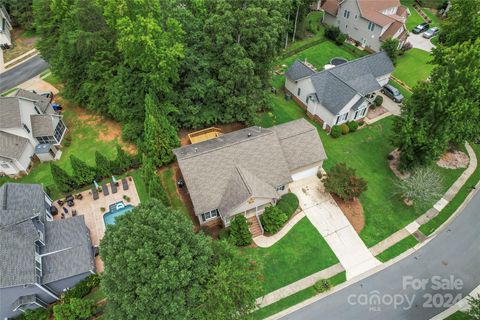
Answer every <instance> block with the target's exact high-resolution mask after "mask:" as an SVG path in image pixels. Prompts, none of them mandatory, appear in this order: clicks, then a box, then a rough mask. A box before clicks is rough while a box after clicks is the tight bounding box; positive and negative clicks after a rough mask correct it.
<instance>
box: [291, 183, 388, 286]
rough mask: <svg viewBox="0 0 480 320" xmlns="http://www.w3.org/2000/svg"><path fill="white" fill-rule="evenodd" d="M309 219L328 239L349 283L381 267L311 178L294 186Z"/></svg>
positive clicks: (327, 196) (326, 194) (335, 206)
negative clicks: (352, 279) (350, 280)
mask: <svg viewBox="0 0 480 320" xmlns="http://www.w3.org/2000/svg"><path fill="white" fill-rule="evenodd" d="M290 190H291V191H292V192H293V193H295V194H296V195H297V197H298V199H299V201H300V207H301V208H302V209H303V211H305V214H306V216H307V218H308V219H309V220H310V221H311V222H312V224H313V225H314V226H315V227H316V228H317V230H318V232H320V234H321V235H322V236H323V237H324V238H325V240H326V241H327V243H328V245H329V246H330V248H331V249H332V250H333V252H334V253H335V255H336V256H337V258H338V260H340V263H341V264H342V266H343V267H344V269H345V271H346V273H347V280H348V279H351V278H354V277H355V276H358V275H360V274H362V273H364V272H366V271H368V270H370V269H372V268H374V267H376V266H378V265H380V261H378V260H377V259H376V258H375V257H374V256H373V255H372V253H371V252H370V251H369V250H368V248H367V246H366V245H365V244H364V243H363V241H362V240H361V239H360V237H359V236H358V234H357V233H356V232H355V230H354V229H353V226H352V225H351V224H350V222H349V221H348V219H347V218H346V217H345V215H344V214H343V212H342V210H341V209H340V208H339V207H338V205H337V203H336V202H335V200H334V199H333V198H332V196H331V195H330V194H329V193H327V192H325V191H324V187H323V184H322V182H321V181H320V179H318V178H317V177H309V178H306V179H302V180H299V181H296V182H293V183H291V184H290Z"/></svg>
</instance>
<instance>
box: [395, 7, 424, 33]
mask: <svg viewBox="0 0 480 320" xmlns="http://www.w3.org/2000/svg"><path fill="white" fill-rule="evenodd" d="M414 1H415V0H400V2H401V4H403V5H404V6H406V7H408V9H409V10H410V15H409V16H408V18H407V23H406V25H407V29H408V31H412V29H413V28H415V27H416V26H418V25H419V24H421V23H423V22H424V21H423V19H422V17H420V15H419V14H418V12H417V11H416V10H415V9H414V8H413V6H412V4H413V2H414Z"/></svg>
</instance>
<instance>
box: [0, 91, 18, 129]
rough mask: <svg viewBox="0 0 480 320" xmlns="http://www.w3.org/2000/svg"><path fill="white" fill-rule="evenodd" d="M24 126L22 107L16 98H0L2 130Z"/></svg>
mask: <svg viewBox="0 0 480 320" xmlns="http://www.w3.org/2000/svg"><path fill="white" fill-rule="evenodd" d="M21 125H22V120H21V115H20V105H19V103H18V99H17V98H14V97H0V129H7V128H15V127H20V126H21Z"/></svg>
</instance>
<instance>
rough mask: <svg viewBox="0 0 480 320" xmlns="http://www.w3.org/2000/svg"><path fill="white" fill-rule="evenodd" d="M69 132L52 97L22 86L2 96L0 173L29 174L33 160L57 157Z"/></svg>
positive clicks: (11, 174)
mask: <svg viewBox="0 0 480 320" xmlns="http://www.w3.org/2000/svg"><path fill="white" fill-rule="evenodd" d="M66 132H67V127H66V126H65V123H64V122H63V117H62V115H60V114H58V113H57V112H55V110H54V109H53V107H52V105H51V103H50V99H48V98H46V97H44V96H41V95H38V94H36V93H33V92H31V91H27V90H23V89H19V90H18V91H17V92H16V94H15V96H13V97H0V175H8V176H11V177H17V176H20V175H25V174H28V172H29V169H30V166H31V162H32V160H33V159H35V158H38V159H39V160H40V161H50V160H56V159H58V158H59V157H60V155H61V151H60V149H59V147H60V144H61V142H62V140H63V138H64V136H65V133H66Z"/></svg>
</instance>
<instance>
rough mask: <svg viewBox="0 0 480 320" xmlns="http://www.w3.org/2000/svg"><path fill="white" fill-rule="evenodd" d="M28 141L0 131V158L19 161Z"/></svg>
mask: <svg viewBox="0 0 480 320" xmlns="http://www.w3.org/2000/svg"><path fill="white" fill-rule="evenodd" d="M28 144H29V140H28V139H27V138H24V137H20V136H16V135H13V134H10V133H6V132H3V131H0V156H2V157H5V158H9V159H16V160H18V159H20V157H21V156H22V154H23V152H24V151H25V148H26V147H27V145H28Z"/></svg>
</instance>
